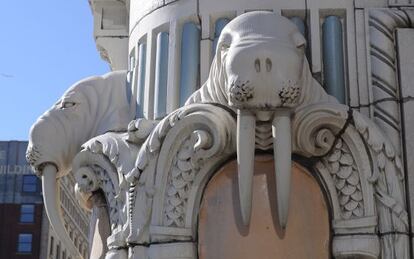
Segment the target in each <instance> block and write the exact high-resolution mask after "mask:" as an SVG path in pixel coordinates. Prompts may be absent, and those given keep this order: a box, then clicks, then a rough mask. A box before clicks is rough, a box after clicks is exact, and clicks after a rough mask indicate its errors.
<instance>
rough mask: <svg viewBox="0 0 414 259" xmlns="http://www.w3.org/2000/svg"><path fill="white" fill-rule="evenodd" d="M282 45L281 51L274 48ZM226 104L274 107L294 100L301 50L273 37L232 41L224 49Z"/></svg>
mask: <svg viewBox="0 0 414 259" xmlns="http://www.w3.org/2000/svg"><path fill="white" fill-rule="evenodd" d="M279 48H283V51H282V50H281V51H275V49H279ZM227 61H228V62H227V64H226V70H227V71H226V72H227V73H226V74H227V75H228V82H227V84H228V86H227V89H228V95H229V96H228V101H229V105H230V106H233V107H235V108H240V109H256V110H263V109H267V110H269V109H270V110H275V109H278V108H291V107H294V106H296V105H297V104H298V102H299V99H300V94H301V89H300V87H299V86H300V85H301V80H302V73H301V71H302V67H303V62H304V54H303V53H302V50H300V49H298V48H296V46H295V45H293V46H286V45H284V44H281V43H280V42H279V41H278V40H277V39H273V40H272V39H270V40H269V39H267V40H266V41H264V42H251V41H249V40H245V41H243V40H241V41H240V42H234V43H233V44H232V45H231V47H230V49H229V50H228V53H227Z"/></svg>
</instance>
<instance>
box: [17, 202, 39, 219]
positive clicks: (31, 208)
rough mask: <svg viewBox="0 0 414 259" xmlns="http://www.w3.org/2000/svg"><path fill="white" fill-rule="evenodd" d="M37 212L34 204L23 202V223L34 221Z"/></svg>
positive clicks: (21, 215) (21, 216)
mask: <svg viewBox="0 0 414 259" xmlns="http://www.w3.org/2000/svg"><path fill="white" fill-rule="evenodd" d="M34 214H35V205H34V204H22V205H21V206H20V222H21V223H33V222H34Z"/></svg>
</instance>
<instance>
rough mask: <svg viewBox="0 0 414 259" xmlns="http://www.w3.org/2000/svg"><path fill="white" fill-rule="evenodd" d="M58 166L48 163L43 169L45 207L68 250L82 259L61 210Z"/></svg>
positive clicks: (57, 233) (51, 222)
mask: <svg viewBox="0 0 414 259" xmlns="http://www.w3.org/2000/svg"><path fill="white" fill-rule="evenodd" d="M56 176H57V168H56V167H55V166H54V165H52V164H47V165H46V166H45V167H44V168H43V170H42V189H43V199H44V202H45V209H46V213H47V216H48V217H49V221H50V224H51V225H52V227H53V229H54V230H55V232H56V235H57V236H58V237H59V239H60V240H61V241H62V242H63V243H65V245H66V246H67V248H68V250H69V251H70V253H71V254H72V255H76V256H77V257H76V258H79V259H82V258H83V256H82V255H81V254H80V253H79V251H78V249H77V248H76V247H75V245H74V244H73V242H72V240H71V239H70V237H69V235H68V233H67V232H66V229H65V227H64V224H63V217H62V213H61V210H60V205H59V201H60V191H59V184H58V182H57V178H56Z"/></svg>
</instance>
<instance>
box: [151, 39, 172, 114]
mask: <svg viewBox="0 0 414 259" xmlns="http://www.w3.org/2000/svg"><path fill="white" fill-rule="evenodd" d="M168 43H169V35H168V33H167V32H160V33H158V36H157V54H156V66H155V94H154V97H155V100H154V118H155V119H161V118H162V117H164V116H165V115H166V113H167V79H168Z"/></svg>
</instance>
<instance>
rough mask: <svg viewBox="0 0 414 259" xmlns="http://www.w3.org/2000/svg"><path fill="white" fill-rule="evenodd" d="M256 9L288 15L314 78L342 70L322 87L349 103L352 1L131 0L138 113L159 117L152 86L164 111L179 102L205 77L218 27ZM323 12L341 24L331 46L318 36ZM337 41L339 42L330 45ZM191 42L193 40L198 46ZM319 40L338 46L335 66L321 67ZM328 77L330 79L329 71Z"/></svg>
mask: <svg viewBox="0 0 414 259" xmlns="http://www.w3.org/2000/svg"><path fill="white" fill-rule="evenodd" d="M255 10H267V11H273V12H275V13H279V14H281V15H283V16H286V17H288V18H291V19H292V18H293V21H294V22H295V23H296V24H298V26H299V27H300V29H301V30H304V34H305V36H306V38H307V40H308V59H309V62H310V64H311V69H312V72H313V75H314V77H315V78H317V79H318V80H319V81H320V82H321V83H322V84H324V73H334V78H335V76H337V74H338V71H340V72H341V73H342V75H341V74H340V75H339V78H341V76H342V78H343V79H342V80H341V81H342V82H343V84H342V85H338V86H336V85H334V86H328V87H327V89H334V90H333V92H330V94H332V95H335V96H338V98H339V99H342V100H341V101H342V102H344V103H346V102H349V100H348V99H349V96H350V92H352V91H357V86H356V82H357V80H356V54H355V29H354V27H355V26H354V7H353V1H343V0H322V1H321V0H318V1H303V0H292V1H277V0H256V1H249V0H226V1H220V0H198V1H196V0H176V1H168V0H135V1H131V3H130V12H129V15H130V23H129V55H130V56H129V59H130V62H129V63H130V65H129V70H130V71H131V74H132V77H131V87H132V88H133V93H134V97H135V98H136V99H137V98H139V96H141V98H139V99H140V100H139V101H138V103H139V104H140V107H139V109H138V110H139V111H140V112H138V114H137V115H138V116H139V115H141V116H142V115H143V116H144V117H146V118H149V119H159V118H160V116H159V115H158V114H159V112H157V111H158V110H160V109H159V108H156V107H154V105H155V104H156V103H162V101H159V100H157V98H159V94H156V91H154V89H157V93H159V92H160V91H161V92H163V91H165V92H166V98H165V100H163V101H164V102H166V107H165V108H164V107H162V108H163V109H166V113H169V112H171V111H173V110H175V109H176V108H178V107H180V106H181V105H182V104H183V102H184V99H185V97H186V96H189V95H190V94H191V92H192V91H194V90H196V89H197V88H198V87H199V86H200V85H201V84H202V83H203V82H204V81H205V80H206V79H207V77H208V72H209V68H210V64H211V61H212V59H213V57H214V45H215V41H216V40H217V38H218V36H219V33H220V30H221V29H222V28H223V27H224V25H225V24H226V23H227V22H228V21H230V20H231V19H232V18H234V17H236V16H237V15H240V14H242V13H245V12H249V11H255ZM306 10H307V11H306ZM328 16H335V17H336V20H335V22H336V23H338V21H339V25H340V26H341V27H342V28H339V29H337V30H336V31H334V32H333V33H336V35H339V36H342V37H341V39H340V43H342V46H338V47H337V46H333V48H332V46H330V45H329V44H330V42H327V43H323V42H322V39H324V38H327V39H329V38H331V37H330V35H328V37H323V28H324V26H323V24H324V22H325V20H326V17H328ZM301 23H302V24H301ZM188 24H190V26H188ZM191 26H192V27H193V29H191V30H192V32H190V33H187V32H186V31H185V30H184V28H186V27H191ZM331 27H332V26H331ZM194 28H196V29H194ZM160 33H164V34H168V44H165V42H164V43H163V45H160V44H157V42H159V41H157V38H159V34H160ZM340 34H341V35H340ZM194 42H195V43H194ZM337 42H339V41H338V40H337V41H336V43H335V44H337ZM139 45H145V50H146V52H145V59H142V58H141V60H145V64H144V63H140V62H139V60H140V59H139V57H140V56H139V55H140V54H139V49H140V48H139ZM194 45H198V48H196V47H194ZM324 45H326V46H328V47H330V49H339V51H340V53H339V54H340V55H342V56H343V61H342V64H338V66H337V67H334V69H333V70H332V72H331V71H324V66H323V64H324V62H329V60H324V57H323V53H324V49H323V48H324ZM163 46H164V48H165V46H168V50H163V51H159V48H162V47H163ZM141 49H142V48H141ZM157 49H158V53H168V55H167V56H165V57H164V58H157ZM183 52H184V53H183ZM187 52H188V53H187ZM195 53H196V54H195ZM188 56H190V60H188V59H189V57H188ZM157 60H158V61H157ZM135 61H137V62H135ZM157 62H162V63H164V64H157ZM329 64H331V63H329ZM160 67H164V68H166V69H167V71H160V70H158V72H157V73H156V71H157V68H160ZM142 71H144V73H142ZM335 73H336V74H335ZM161 75H163V76H164V77H165V76H166V77H167V79H166V81H167V83H166V85H165V86H164V87H165V88H166V89H161V90H160V89H159V87H160V86H159V85H158V84H157V86H155V84H156V82H159V81H162V80H160V78H158V77H160V76H161ZM345 75H346V76H345ZM328 77H329V78H332V76H331V75H328ZM354 79H355V80H354ZM331 81H332V80H331ZM338 88H339V90H338ZM341 88H342V89H341ZM138 89H141V91H140V90H138ZM335 91H336V92H335ZM341 96H342V97H341ZM154 110H155V113H154ZM154 114H155V115H154ZM163 114H165V113H163Z"/></svg>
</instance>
